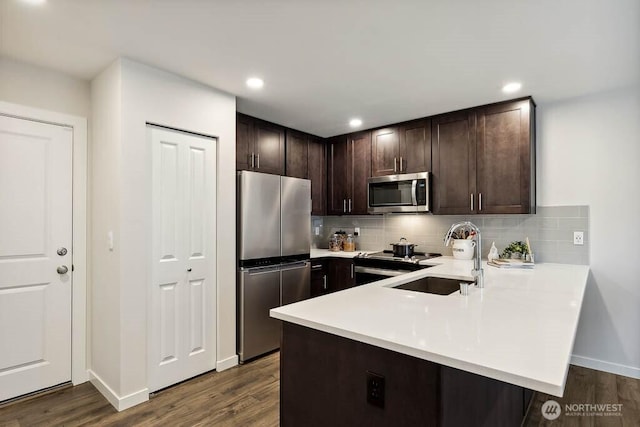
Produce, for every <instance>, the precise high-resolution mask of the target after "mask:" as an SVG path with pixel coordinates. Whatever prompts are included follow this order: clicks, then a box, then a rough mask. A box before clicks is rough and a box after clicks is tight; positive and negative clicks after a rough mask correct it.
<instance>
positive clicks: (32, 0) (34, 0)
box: [22, 0, 47, 5]
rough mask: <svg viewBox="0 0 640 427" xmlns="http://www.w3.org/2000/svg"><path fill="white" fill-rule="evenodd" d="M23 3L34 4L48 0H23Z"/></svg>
mask: <svg viewBox="0 0 640 427" xmlns="http://www.w3.org/2000/svg"><path fill="white" fill-rule="evenodd" d="M22 2H23V3H29V4H33V5H39V4H45V3H46V2H47V0H22Z"/></svg>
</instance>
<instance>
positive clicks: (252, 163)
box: [249, 153, 255, 169]
mask: <svg viewBox="0 0 640 427" xmlns="http://www.w3.org/2000/svg"><path fill="white" fill-rule="evenodd" d="M254 163H255V162H254V161H253V153H251V154H249V164H250V165H251V169H253V167H254V166H253V165H254Z"/></svg>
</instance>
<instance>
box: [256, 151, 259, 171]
mask: <svg viewBox="0 0 640 427" xmlns="http://www.w3.org/2000/svg"><path fill="white" fill-rule="evenodd" d="M256 159H257V160H258V162H257V163H258V169H260V154H256Z"/></svg>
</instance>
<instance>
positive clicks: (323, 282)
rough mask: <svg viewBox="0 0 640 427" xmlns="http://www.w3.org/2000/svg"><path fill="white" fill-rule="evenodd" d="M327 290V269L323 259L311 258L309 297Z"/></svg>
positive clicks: (324, 292) (322, 293)
mask: <svg viewBox="0 0 640 427" xmlns="http://www.w3.org/2000/svg"><path fill="white" fill-rule="evenodd" d="M328 292H329V282H328V277H327V270H326V268H325V262H324V261H323V260H318V259H313V260H311V298H313V297H317V296H320V295H324V294H326V293H328Z"/></svg>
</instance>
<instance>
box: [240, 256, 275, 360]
mask: <svg viewBox="0 0 640 427" xmlns="http://www.w3.org/2000/svg"><path fill="white" fill-rule="evenodd" d="M238 274H239V277H238V356H239V358H240V362H244V361H245V360H248V359H251V358H253V357H256V356H259V355H261V354H263V353H267V352H269V351H271V350H275V349H277V348H278V347H280V327H281V325H280V321H279V320H276V319H272V318H271V317H269V310H270V309H272V308H275V307H278V306H279V305H280V267H265V268H251V269H247V270H241V271H240V272H239V273H238Z"/></svg>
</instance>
